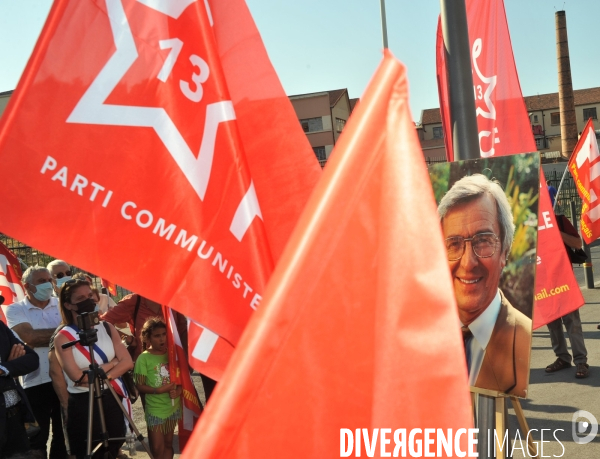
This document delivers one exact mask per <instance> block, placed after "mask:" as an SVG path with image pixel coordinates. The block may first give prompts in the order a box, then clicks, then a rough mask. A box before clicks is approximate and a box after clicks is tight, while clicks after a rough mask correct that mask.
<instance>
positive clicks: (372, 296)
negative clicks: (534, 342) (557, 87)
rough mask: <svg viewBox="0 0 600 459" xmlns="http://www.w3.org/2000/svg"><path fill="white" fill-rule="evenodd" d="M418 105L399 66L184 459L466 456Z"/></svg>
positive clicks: (288, 257) (462, 372)
mask: <svg viewBox="0 0 600 459" xmlns="http://www.w3.org/2000/svg"><path fill="white" fill-rule="evenodd" d="M407 93H408V82H407V79H406V70H405V68H404V67H403V66H402V65H401V64H400V63H398V61H397V60H395V59H394V58H393V57H392V55H391V54H390V53H389V52H386V53H385V57H384V60H383V63H382V64H381V66H380V67H379V69H378V71H377V72H376V74H375V76H374V77H373V80H372V81H371V84H370V85H369V87H368V88H367V90H366V92H365V95H364V97H363V98H362V99H361V103H360V105H359V106H358V108H357V110H356V112H355V113H354V114H353V115H352V118H351V119H350V121H349V123H348V125H347V126H346V128H345V130H344V133H343V134H342V136H341V138H340V141H339V142H338V144H337V146H336V151H335V152H334V155H333V157H332V160H331V161H330V163H329V164H328V165H327V167H326V168H325V171H324V176H323V178H322V180H321V181H320V182H319V183H318V185H317V188H316V190H315V192H314V194H313V195H312V196H311V198H310V200H309V202H308V205H307V207H306V209H305V210H304V212H303V214H302V216H301V217H300V220H299V223H298V226H297V227H296V228H295V230H294V232H293V233H292V236H291V239H290V242H289V244H288V246H287V247H286V249H285V251H284V253H283V255H282V258H281V260H280V262H279V264H278V265H277V267H276V269H275V272H274V274H273V277H272V278H271V280H270V281H269V284H268V287H267V290H266V292H265V298H264V300H263V303H262V304H261V307H260V308H259V309H258V310H257V311H256V312H255V313H254V315H253V317H252V318H251V320H250V322H249V325H248V328H247V329H246V331H245V332H244V334H243V336H242V338H241V341H240V343H239V346H238V347H237V349H236V351H235V353H234V356H233V358H232V360H231V363H230V365H229V366H228V367H227V369H226V371H225V374H224V375H223V379H222V380H221V382H220V384H219V385H218V386H217V388H216V390H215V392H214V393H213V395H212V397H211V400H210V403H209V404H208V406H207V409H206V411H205V413H204V414H203V416H202V418H201V419H200V422H199V424H198V427H197V428H196V430H195V431H194V434H193V435H192V438H191V439H190V444H189V446H188V448H187V450H186V451H185V452H184V454H183V456H182V457H183V458H186V459H189V458H195V457H202V458H244V459H248V458H261V459H262V458H265V457H269V458H271V457H272V458H276V457H277V458H279V457H285V458H303V459H304V458H309V457H340V456H342V457H344V455H343V454H342V453H344V454H346V453H348V451H349V449H350V450H352V451H351V452H350V454H349V455H351V456H352V457H354V456H355V454H356V453H357V452H358V450H357V448H360V451H362V454H363V455H364V454H365V453H367V452H368V451H370V450H371V449H373V448H375V450H376V454H377V455H383V454H382V453H383V451H382V450H381V449H380V447H381V448H383V449H384V450H385V452H386V453H392V452H393V451H394V449H395V448H396V447H398V448H399V452H400V454H401V453H402V452H403V451H404V452H405V453H406V454H411V452H412V450H411V448H413V449H417V448H419V445H418V443H419V440H420V441H421V443H420V447H422V448H423V453H425V452H426V451H425V448H427V450H428V451H429V452H431V451H433V452H434V454H435V452H436V446H435V445H431V444H426V442H425V440H424V438H425V437H424V436H425V434H427V435H429V436H431V432H429V433H427V432H426V431H425V429H426V428H427V429H432V428H433V429H444V430H443V432H444V433H445V434H446V433H447V429H452V432H454V433H456V435H457V436H456V437H455V438H454V439H455V443H453V444H452V446H451V448H457V449H459V450H461V451H462V452H465V451H466V450H467V448H468V446H467V432H466V431H460V429H468V428H469V427H471V425H472V422H471V419H470V401H469V392H468V385H467V369H466V364H465V357H464V352H463V345H462V340H461V337H460V332H459V326H458V324H459V321H458V316H457V312H456V304H455V300H454V292H453V290H452V285H451V282H450V275H449V271H448V266H447V261H446V257H445V249H444V246H443V241H442V234H441V230H440V224H439V219H438V217H437V213H436V205H435V201H434V198H433V193H432V190H431V185H430V182H429V178H428V175H427V171H426V168H425V163H424V162H423V156H422V153H421V151H420V149H419V143H418V139H417V136H416V133H415V129H414V126H413V123H412V121H411V115H410V113H409V107H408V99H407ZM344 429H348V430H344ZM356 429H365V430H364V431H362V430H361V431H358V433H359V434H360V435H356V433H357V430H356ZM375 429H377V430H375ZM386 429H389V430H386ZM402 429H405V430H404V436H403V434H402ZM415 429H421V430H420V432H421V433H419V430H415ZM398 431H400V432H398ZM434 432H435V431H434ZM395 435H397V436H398V440H399V442H400V443H402V442H403V443H404V446H402V445H399V444H398V443H397V442H395V439H394V436H395ZM410 435H412V437H409V436H410ZM365 436H366V437H368V438H367V439H365ZM351 437H352V439H351ZM356 437H359V438H358V440H359V441H358V442H356V443H355V440H356ZM433 437H435V434H434V435H433ZM382 438H383V440H385V441H383V440H382ZM411 439H412V440H411ZM365 440H366V441H365ZM380 440H382V441H381V442H380ZM386 441H387V442H388V443H386ZM390 441H391V443H390ZM471 446H472V445H471ZM450 454H453V452H452V451H451V452H450Z"/></svg>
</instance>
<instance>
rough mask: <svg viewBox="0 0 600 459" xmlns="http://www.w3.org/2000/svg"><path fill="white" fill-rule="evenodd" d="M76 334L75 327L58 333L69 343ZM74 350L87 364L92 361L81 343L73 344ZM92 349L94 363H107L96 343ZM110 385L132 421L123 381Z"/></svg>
mask: <svg viewBox="0 0 600 459" xmlns="http://www.w3.org/2000/svg"><path fill="white" fill-rule="evenodd" d="M78 332H79V328H78V327H77V325H67V326H65V327H64V328H63V329H62V330H61V331H60V332H59V333H61V334H62V335H64V336H65V337H67V339H68V340H69V341H76V340H78V339H79V338H77V337H76V336H75V333H78ZM75 348H76V349H77V350H78V351H79V352H81V354H82V355H83V356H84V357H85V358H86V359H87V360H88V362H91V361H92V359H91V358H90V351H89V350H88V349H87V348H86V347H84V346H83V345H82V344H81V343H77V344H75ZM93 348H94V360H95V361H96V363H97V364H99V365H101V364H103V363H108V357H107V356H106V353H105V352H104V351H103V350H102V349H100V347H99V346H98V344H97V343H94V346H93ZM110 384H111V385H112V387H113V388H114V389H115V392H116V393H117V394H118V395H119V396H120V397H121V403H122V404H123V406H124V407H125V409H126V410H127V413H129V416H130V417H131V418H132V419H133V411H132V408H131V401H130V400H129V394H128V393H127V388H126V387H125V384H124V383H123V379H122V378H121V377H119V378H115V379H111V380H110ZM125 420H126V421H127V418H125Z"/></svg>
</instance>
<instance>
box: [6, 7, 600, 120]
mask: <svg viewBox="0 0 600 459" xmlns="http://www.w3.org/2000/svg"><path fill="white" fill-rule="evenodd" d="M246 2H247V4H248V7H249V8H250V11H251V12H252V15H253V17H254V20H255V21H256V24H257V26H258V29H259V31H260V32H261V35H262V38H263V41H264V43H265V47H266V49H267V52H268V53H269V56H270V58H271V61H272V63H273V66H274V67H275V70H276V71H277V73H278V75H279V78H280V80H281V82H282V85H283V87H284V90H285V91H286V93H287V94H288V95H293V94H303V93H310V92H319V91H327V90H332V89H340V88H348V92H349V95H350V97H351V98H354V97H360V96H361V94H362V93H363V91H364V89H365V87H366V86H367V84H368V82H369V80H370V78H371V75H372V74H373V72H374V71H375V69H376V68H377V65H378V63H379V61H380V60H381V57H382V54H381V51H382V38H381V15H380V8H379V4H380V2H379V1H378V0H303V1H302V2H299V1H294V0H246ZM51 4H52V1H51V0H0V92H3V91H8V90H11V89H14V88H15V86H16V85H17V82H18V80H19V77H20V75H21V72H22V71H23V69H24V67H25V65H26V64H27V60H28V59H29V56H30V54H31V51H32V49H33V47H34V45H35V42H36V40H37V37H38V35H39V33H40V31H41V28H42V26H43V25H44V21H45V19H46V16H47V14H48V11H49V9H50V6H51ZM505 8H506V14H507V17H508V26H509V29H510V33H511V39H512V43H513V52H514V56H515V62H516V65H517V71H518V73H519V79H520V82H521V88H522V91H523V95H525V96H530V95H535V94H546V93H551V92H557V91H558V78H557V70H556V36H555V25H554V14H555V12H556V11H557V10H561V9H564V10H565V11H566V16H567V28H568V34H569V51H570V54H571V71H572V77H573V86H574V88H575V89H584V88H591V87H597V86H600V59H598V57H597V49H598V45H597V43H596V42H597V38H596V37H595V36H596V30H597V23H598V18H599V17H600V1H598V0H566V1H565V0H560V1H559V0H505ZM439 12H440V2H439V0H387V1H386V13H387V15H386V16H387V27H388V41H389V49H390V50H391V51H392V53H393V54H394V55H395V56H396V57H397V58H398V59H400V60H401V61H402V62H403V63H404V64H405V65H406V66H407V68H408V78H409V85H410V105H411V110H412V114H413V119H415V121H418V120H419V119H420V117H421V111H422V110H423V109H426V108H435V107H438V106H439V101H438V94H437V83H436V76H435V37H436V28H437V18H438V15H439Z"/></svg>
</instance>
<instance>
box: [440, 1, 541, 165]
mask: <svg viewBox="0 0 600 459" xmlns="http://www.w3.org/2000/svg"><path fill="white" fill-rule="evenodd" d="M466 7H467V23H468V25H469V49H470V51H471V65H472V70H473V87H474V91H475V107H476V111H477V127H478V131H479V148H480V151H481V156H482V157H489V156H500V155H512V154H515V153H525V152H530V151H536V150H537V148H536V145H535V141H534V139H533V135H532V131H531V123H530V122H529V117H528V115H527V107H526V106H525V102H524V100H523V95H522V93H521V86H520V84H519V77H518V75H517V68H516V66H515V60H514V57H513V52H512V44H511V41H510V34H509V32H508V22H507V20H506V12H505V11H504V1H503V0H488V1H485V2H481V1H477V0H467V1H466ZM436 60H437V75H438V91H439V95H440V109H441V114H442V120H443V123H444V138H445V141H446V156H447V158H448V161H454V152H453V149H452V132H451V130H450V129H448V126H449V122H450V118H449V117H450V108H449V96H448V81H447V77H446V54H445V47H444V43H443V36H442V32H441V23H440V21H438V32H437V44H436Z"/></svg>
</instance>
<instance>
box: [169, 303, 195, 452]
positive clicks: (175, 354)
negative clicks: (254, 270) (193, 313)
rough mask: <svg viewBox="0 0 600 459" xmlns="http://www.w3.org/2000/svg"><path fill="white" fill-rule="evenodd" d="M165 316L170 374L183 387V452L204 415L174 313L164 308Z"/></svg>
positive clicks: (180, 435) (181, 449) (180, 447)
mask: <svg viewBox="0 0 600 459" xmlns="http://www.w3.org/2000/svg"><path fill="white" fill-rule="evenodd" d="M162 308H163V315H164V317H165V320H166V322H167V344H168V352H169V373H170V377H171V382H172V383H175V384H177V385H179V386H181V387H182V392H181V408H182V410H183V417H182V418H181V420H180V421H179V433H178V435H179V450H180V451H183V450H184V448H185V447H186V445H187V441H188V439H189V438H190V436H191V434H192V431H193V430H194V426H195V425H196V421H197V420H198V418H199V417H200V414H201V413H202V405H201V404H200V399H199V398H198V393H197V392H196V388H195V386H194V383H193V381H192V377H191V375H190V369H189V367H188V362H187V358H186V355H185V351H184V350H183V345H182V342H181V338H180V336H179V331H178V330H177V323H176V321H175V317H174V316H173V311H172V310H171V308H170V307H168V306H163V307H162Z"/></svg>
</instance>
